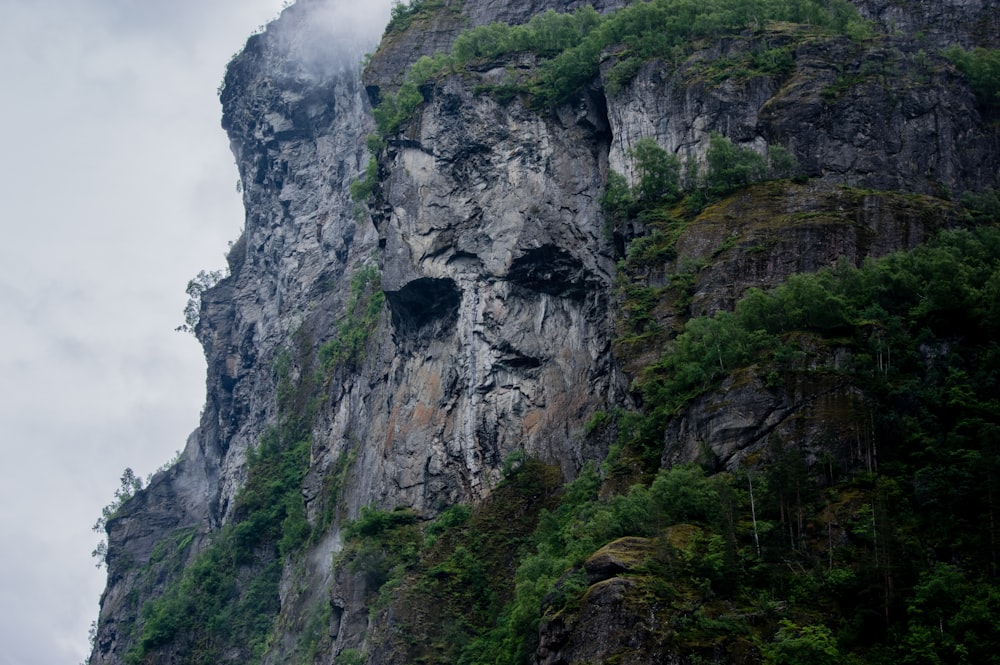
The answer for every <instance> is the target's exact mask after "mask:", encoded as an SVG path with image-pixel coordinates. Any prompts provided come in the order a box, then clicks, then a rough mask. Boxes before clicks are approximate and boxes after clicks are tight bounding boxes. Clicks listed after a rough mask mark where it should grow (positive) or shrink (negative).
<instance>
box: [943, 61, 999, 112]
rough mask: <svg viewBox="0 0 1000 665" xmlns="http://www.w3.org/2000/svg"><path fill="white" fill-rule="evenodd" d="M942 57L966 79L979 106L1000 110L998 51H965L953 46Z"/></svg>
mask: <svg viewBox="0 0 1000 665" xmlns="http://www.w3.org/2000/svg"><path fill="white" fill-rule="evenodd" d="M944 56H945V57H946V58H948V59H949V60H951V61H952V63H954V65H955V66H956V67H958V68H959V69H960V70H961V71H962V73H963V74H965V75H966V76H967V77H968V79H969V85H970V86H971V87H972V92H973V93H975V95H976V101H977V102H978V103H979V105H980V106H984V107H986V108H993V109H996V108H1000V50H998V49H985V48H976V49H974V50H972V51H966V50H963V49H962V48H959V47H958V46H953V47H951V48H949V49H947V50H946V51H945V52H944Z"/></svg>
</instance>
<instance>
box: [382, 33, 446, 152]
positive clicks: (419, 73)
mask: <svg viewBox="0 0 1000 665" xmlns="http://www.w3.org/2000/svg"><path fill="white" fill-rule="evenodd" d="M453 66H454V63H453V59H452V57H451V56H450V55H449V54H447V53H439V54H437V55H435V56H433V57H432V56H426V55H425V56H421V58H420V59H419V60H417V61H416V62H415V63H413V65H411V66H410V69H409V70H407V72H406V76H405V78H404V80H403V84H402V85H401V86H400V87H399V90H398V91H397V92H396V94H385V95H384V96H383V97H382V99H381V100H379V104H378V106H376V107H375V109H374V110H373V111H372V114H373V115H374V116H375V124H376V125H377V126H378V131H379V134H380V135H381V136H382V137H387V136H391V135H393V134H395V133H396V132H397V131H399V129H400V128H401V127H402V126H403V125H404V124H405V123H406V122H408V121H409V119H410V117H411V116H412V115H413V112H414V111H415V110H416V109H417V107H418V106H420V104H422V103H423V102H424V95H423V93H422V92H421V91H420V88H421V87H422V86H424V85H425V84H427V82H428V81H430V80H431V79H432V78H434V77H435V76H438V75H440V74H441V73H442V72H444V71H446V70H450V69H451V68H452V67H453Z"/></svg>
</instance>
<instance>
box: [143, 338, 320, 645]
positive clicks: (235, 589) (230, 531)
mask: <svg viewBox="0 0 1000 665" xmlns="http://www.w3.org/2000/svg"><path fill="white" fill-rule="evenodd" d="M297 345H298V348H297V351H298V353H299V358H298V360H299V362H300V363H302V364H303V365H304V366H305V368H306V369H307V368H308V364H309V349H310V348H311V342H310V340H309V339H308V336H306V335H304V334H300V335H299V337H298V340H297ZM291 365H292V354H291V353H290V352H288V351H286V352H284V353H282V354H280V355H279V357H278V358H277V359H276V361H275V377H276V379H277V383H278V388H277V394H278V408H279V416H278V421H277V423H276V424H275V425H274V426H273V427H271V428H270V429H268V431H267V432H266V433H265V434H264V435H263V436H262V437H261V442H260V445H259V446H258V447H257V449H255V450H253V451H251V452H250V454H249V455H248V459H247V481H246V484H245V485H244V487H243V488H242V489H241V490H240V492H239V493H238V494H237V497H236V507H235V509H234V512H233V520H232V522H230V523H229V524H227V525H226V526H224V527H223V528H222V529H221V530H220V531H219V532H218V533H217V534H216V535H215V537H214V538H213V540H212V541H211V543H210V544H209V546H208V547H207V548H206V549H205V550H203V551H202V552H200V553H199V554H198V555H197V556H195V557H194V559H193V560H192V561H191V562H190V563H189V564H188V565H187V566H186V567H185V568H184V569H183V572H181V573H180V574H179V575H178V576H177V577H175V578H174V581H173V582H172V583H171V584H169V585H168V586H167V588H166V590H165V591H164V592H163V593H162V595H160V596H158V597H156V598H154V599H153V600H151V601H149V602H148V603H147V604H146V605H145V606H144V607H143V608H142V610H141V622H140V624H139V630H138V632H137V633H136V642H135V646H134V647H133V648H132V649H130V650H129V652H128V653H127V654H126V661H127V662H128V663H130V664H136V665H137V664H139V663H147V662H155V661H156V659H157V658H158V657H159V656H158V654H159V650H160V649H162V648H167V647H169V648H170V649H171V650H173V651H176V652H178V653H180V654H183V656H184V658H185V659H186V661H187V662H193V663H214V662H222V661H233V660H234V654H238V656H235V659H236V661H238V662H256V661H257V660H259V659H260V657H261V656H262V655H263V653H264V650H265V648H266V646H267V643H268V639H269V636H270V634H271V630H272V627H273V623H274V619H275V617H276V616H277V613H278V610H279V609H280V605H279V600H278V584H279V582H280V579H281V571H282V567H283V561H284V559H285V558H286V557H288V556H291V555H292V554H294V553H295V552H296V551H298V549H300V548H301V546H302V545H303V544H304V543H305V542H307V540H308V538H309V536H310V534H311V529H310V527H309V524H308V522H307V521H306V518H305V506H304V504H303V499H302V491H301V487H302V479H303V477H304V476H305V472H306V469H307V468H308V463H309V451H310V441H309V429H310V426H311V422H312V418H313V415H314V413H315V409H316V405H317V402H316V397H315V383H314V381H313V380H312V379H311V377H312V376H313V374H312V372H308V371H300V372H299V374H300V376H301V377H302V378H300V379H299V380H295V379H293V377H292V371H291Z"/></svg>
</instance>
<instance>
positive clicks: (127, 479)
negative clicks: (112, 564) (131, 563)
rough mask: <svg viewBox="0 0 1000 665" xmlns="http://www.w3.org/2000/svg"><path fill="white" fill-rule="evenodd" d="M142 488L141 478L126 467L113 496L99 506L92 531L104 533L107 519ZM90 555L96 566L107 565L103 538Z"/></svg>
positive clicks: (106, 550)
mask: <svg viewBox="0 0 1000 665" xmlns="http://www.w3.org/2000/svg"><path fill="white" fill-rule="evenodd" d="M141 489H142V478H140V477H138V476H136V475H135V472H134V471H132V468H131V467H126V468H125V470H124V471H122V476H121V485H120V486H119V487H118V489H116V490H115V498H114V500H113V501H112V502H111V503H109V504H108V505H106V506H104V507H103V508H101V516H100V517H98V518H97V521H96V522H94V526H92V527H91V529H93V531H94V533H104V532H105V531H106V530H107V527H108V520H110V519H113V518H114V516H115V514H116V513H117V512H118V510H119V509H120V508H121V507H122V506H123V505H124V504H125V502H126V501H128V500H129V499H131V498H132V496H133V495H134V494H135V493H136V492H138V491H139V490H141ZM90 556H92V557H94V558H95V559H97V564H96V565H97V567H98V568H100V567H101V566H105V565H107V558H108V543H107V541H106V540H104V539H103V538H102V539H101V542H99V543H98V544H97V547H95V548H94V550H93V551H92V552H91V553H90Z"/></svg>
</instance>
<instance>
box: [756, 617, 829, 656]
mask: <svg viewBox="0 0 1000 665" xmlns="http://www.w3.org/2000/svg"><path fill="white" fill-rule="evenodd" d="M764 654H765V656H766V658H767V661H766V662H768V663H773V664H774V665H840V664H841V663H843V662H844V661H843V658H842V657H841V654H840V651H839V650H838V649H837V641H836V640H835V639H834V637H833V633H832V632H831V631H830V629H829V628H827V627H826V626H798V625H796V624H794V623H793V622H791V621H789V620H788V619H782V620H781V628H779V629H778V632H777V634H775V636H774V641H773V642H772V643H771V644H770V645H768V646H767V647H765V648H764Z"/></svg>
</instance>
